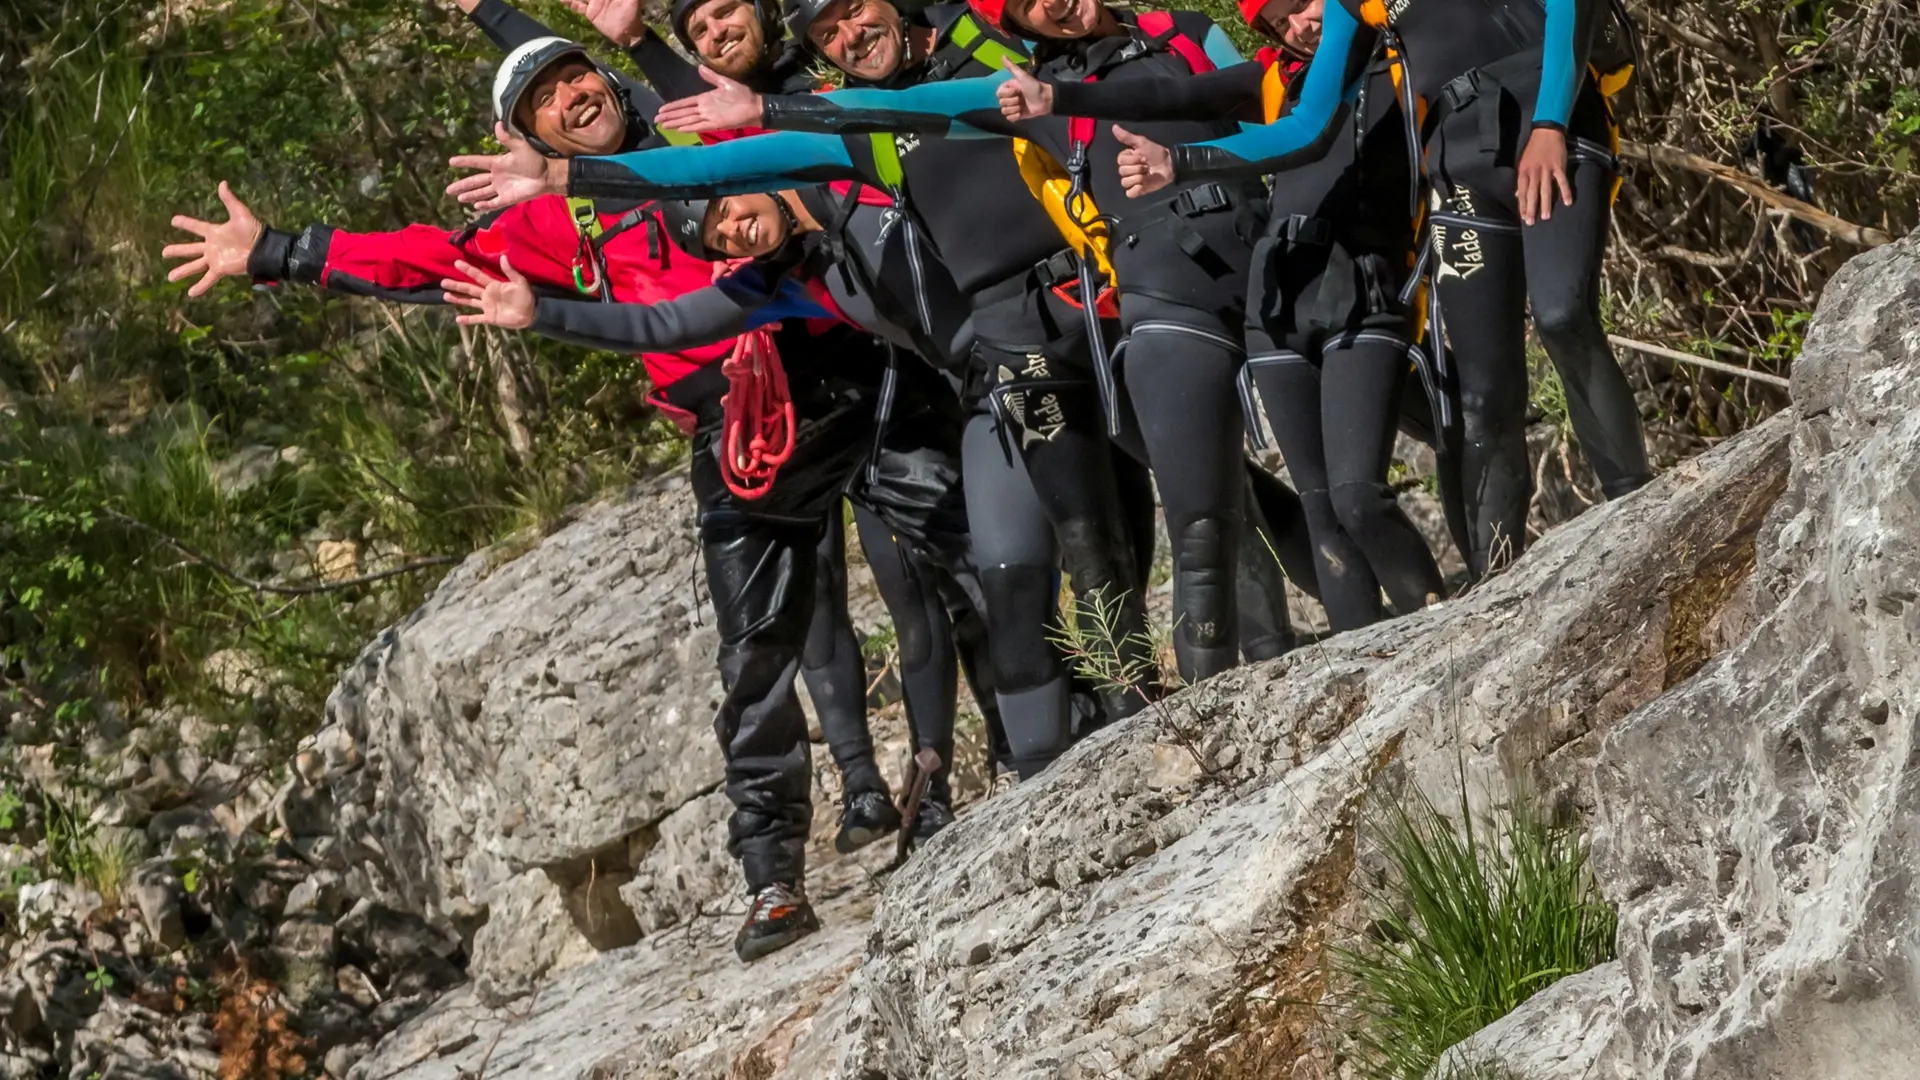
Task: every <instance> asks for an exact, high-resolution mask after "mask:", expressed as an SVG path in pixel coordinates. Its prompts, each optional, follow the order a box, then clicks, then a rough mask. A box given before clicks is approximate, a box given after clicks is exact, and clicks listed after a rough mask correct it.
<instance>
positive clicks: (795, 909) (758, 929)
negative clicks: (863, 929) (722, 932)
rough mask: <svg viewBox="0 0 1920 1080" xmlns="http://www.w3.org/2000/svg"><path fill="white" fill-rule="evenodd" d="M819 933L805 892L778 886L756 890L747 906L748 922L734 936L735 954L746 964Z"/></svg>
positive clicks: (816, 918)
mask: <svg viewBox="0 0 1920 1080" xmlns="http://www.w3.org/2000/svg"><path fill="white" fill-rule="evenodd" d="M818 929H820V917H819V916H817V915H815V914H814V913H813V905H812V904H809V903H807V894H806V892H805V891H804V890H803V889H799V888H795V887H793V886H790V885H782V884H779V883H775V884H772V885H769V886H767V887H766V888H764V889H760V890H757V891H756V892H755V893H754V894H753V896H752V897H751V898H750V900H749V902H748V905H747V921H746V923H745V924H743V925H742V926H741V927H740V932H739V933H738V934H735V935H734V936H733V951H734V953H735V954H736V955H738V956H739V957H740V959H741V960H742V961H743V962H745V963H749V964H750V963H752V962H754V961H755V960H758V959H760V958H761V957H763V956H766V955H767V954H769V953H775V952H779V951H780V950H781V949H784V948H786V947H787V946H789V945H791V944H793V943H794V942H796V941H799V940H800V939H801V938H803V937H806V936H807V935H808V934H811V933H813V932H814V931H816V930H818Z"/></svg>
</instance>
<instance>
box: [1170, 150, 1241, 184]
mask: <svg viewBox="0 0 1920 1080" xmlns="http://www.w3.org/2000/svg"><path fill="white" fill-rule="evenodd" d="M1169 150H1170V152H1171V155H1172V157H1173V182H1174V183H1176V184H1180V183H1185V182H1186V181H1188V180H1199V179H1202V178H1204V177H1207V176H1211V175H1213V174H1215V173H1224V172H1228V171H1230V169H1231V167H1232V166H1233V164H1234V163H1236V162H1239V161H1240V159H1239V158H1237V157H1235V156H1234V155H1232V154H1229V153H1227V152H1226V151H1225V150H1222V149H1220V148H1219V147H1217V146H1202V145H1200V144H1198V143H1184V144H1181V145H1179V146H1174V147H1170V148H1169Z"/></svg>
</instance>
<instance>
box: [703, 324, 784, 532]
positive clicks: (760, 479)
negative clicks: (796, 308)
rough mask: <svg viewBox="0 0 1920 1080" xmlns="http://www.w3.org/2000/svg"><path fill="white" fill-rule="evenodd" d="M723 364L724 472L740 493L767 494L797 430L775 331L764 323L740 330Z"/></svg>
mask: <svg viewBox="0 0 1920 1080" xmlns="http://www.w3.org/2000/svg"><path fill="white" fill-rule="evenodd" d="M720 370H721V372H722V373H723V374H725V375H726V377H727V396H726V398H725V400H724V401H723V402H722V405H721V408H722V428H721V440H720V478H721V479H722V480H724V481H726V485H727V490H729V491H731V492H733V493H734V494H735V495H738V496H739V497H740V498H742V499H759V498H763V497H765V496H766V494H767V492H769V491H771V490H773V481H774V477H775V475H776V474H777V473H779V471H780V466H782V465H784V464H786V463H787V459H788V458H790V457H792V456H793V446H794V431H795V426H794V418H793V396H792V394H791V393H790V392H789V391H788V389H787V373H786V371H785V369H783V368H782V367H781V366H780V352H779V350H778V349H776V348H775V347H774V344H773V335H772V334H771V333H770V332H769V331H767V330H766V329H765V328H761V329H759V330H752V331H748V332H747V333H744V334H741V335H740V337H739V339H738V340H737V341H735V343H734V346H733V355H732V356H730V357H728V358H727V359H726V360H725V361H724V362H723V363H722V364H721V365H720Z"/></svg>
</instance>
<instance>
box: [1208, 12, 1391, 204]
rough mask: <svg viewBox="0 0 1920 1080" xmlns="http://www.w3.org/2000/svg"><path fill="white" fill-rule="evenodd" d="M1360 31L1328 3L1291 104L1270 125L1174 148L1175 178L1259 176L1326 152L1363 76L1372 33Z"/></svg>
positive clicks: (1340, 128) (1341, 126)
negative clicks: (1315, 47)
mask: <svg viewBox="0 0 1920 1080" xmlns="http://www.w3.org/2000/svg"><path fill="white" fill-rule="evenodd" d="M1362 31H1363V28H1362V27H1361V25H1360V23H1359V20H1357V19H1355V18H1354V17H1353V15H1352V14H1350V13H1349V12H1348V11H1347V8H1346V5H1345V4H1342V3H1330V4H1328V5H1327V10H1326V15H1325V16H1324V17H1323V20H1322V23H1321V36H1320V48H1319V49H1318V50H1317V51H1316V52H1315V53H1314V57H1313V62H1312V63H1311V64H1309V65H1308V66H1307V73H1306V83H1305V84H1304V85H1303V86H1302V88H1301V91H1300V100H1299V101H1298V103H1296V104H1295V105H1294V107H1293V109H1292V110H1291V111H1289V112H1288V113H1287V114H1286V115H1285V116H1282V117H1280V118H1279V119H1278V120H1275V121H1274V122H1273V123H1271V124H1261V125H1258V126H1252V125H1249V126H1248V127H1247V130H1245V131H1243V132H1241V133H1240V134H1238V135H1229V136H1227V137H1226V138H1224V139H1214V140H1212V141H1211V142H1203V143H1189V144H1187V145H1185V146H1176V147H1173V148H1172V150H1173V174H1174V178H1175V179H1176V180H1180V181H1186V180H1199V179H1204V178H1209V177H1217V178H1222V179H1227V178H1235V179H1237V178H1244V177H1253V176H1264V175H1266V174H1268V173H1274V172H1280V171H1281V170H1284V169H1290V168H1293V167H1294V166H1297V165H1302V164H1305V163H1306V162H1309V161H1314V160H1317V159H1319V158H1321V157H1324V156H1326V153H1327V150H1328V148H1329V147H1331V146H1332V145H1333V140H1334V139H1336V138H1338V137H1339V136H1340V135H1341V133H1342V132H1343V131H1344V129H1345V126H1346V125H1345V119H1346V118H1347V117H1348V116H1350V115H1352V110H1353V102H1354V96H1355V95H1356V94H1357V93H1358V92H1359V87H1360V82H1361V80H1362V79H1364V78H1365V77H1366V69H1367V61H1368V59H1369V58H1370V57H1371V55H1372V50H1373V37H1374V35H1373V32H1372V31H1370V30H1368V31H1365V32H1362Z"/></svg>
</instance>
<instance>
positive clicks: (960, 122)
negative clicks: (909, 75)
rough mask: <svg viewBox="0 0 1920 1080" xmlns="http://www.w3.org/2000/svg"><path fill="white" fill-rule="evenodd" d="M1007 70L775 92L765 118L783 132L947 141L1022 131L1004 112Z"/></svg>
mask: <svg viewBox="0 0 1920 1080" xmlns="http://www.w3.org/2000/svg"><path fill="white" fill-rule="evenodd" d="M1006 81H1007V73H1006V72H1004V71H999V72H995V73H994V74H992V75H983V76H981V77H979V78H974V79H947V80H944V81H941V82H930V83H921V84H920V85H918V86H910V87H907V88H906V89H904V90H873V89H855V90H835V91H834V92H832V93H830V94H770V95H767V96H766V97H765V98H763V99H762V104H761V113H760V122H761V123H762V124H763V125H765V126H767V127H770V128H775V129H778V130H783V131H816V132H827V133H831V134H835V135H850V134H856V133H869V132H876V131H895V132H911V133H913V134H916V135H924V136H930V137H934V138H946V139H977V138H982V137H985V136H989V135H1007V134H1012V133H1014V131H1015V130H1017V125H1014V124H1010V123H1009V122H1008V121H1007V119H1006V118H1005V116H1003V115H1002V114H1001V112H1000V98H999V96H998V94H997V93H996V91H997V90H998V88H999V86H1000V84H1001V83H1003V82H1006Z"/></svg>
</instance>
